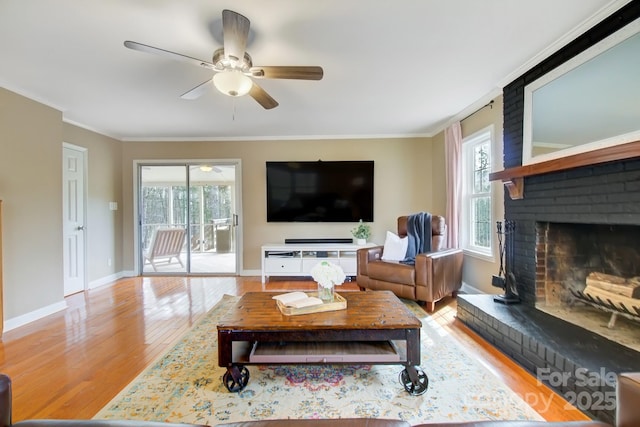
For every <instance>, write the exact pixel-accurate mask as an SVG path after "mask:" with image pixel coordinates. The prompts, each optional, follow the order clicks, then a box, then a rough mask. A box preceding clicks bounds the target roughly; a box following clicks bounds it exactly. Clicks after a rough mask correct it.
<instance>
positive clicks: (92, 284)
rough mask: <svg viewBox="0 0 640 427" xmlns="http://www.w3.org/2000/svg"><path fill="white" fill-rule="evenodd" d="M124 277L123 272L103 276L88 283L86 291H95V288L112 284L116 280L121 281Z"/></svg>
mask: <svg viewBox="0 0 640 427" xmlns="http://www.w3.org/2000/svg"><path fill="white" fill-rule="evenodd" d="M123 277H125V276H124V272H122V271H121V272H119V273H115V274H110V275H109V276H105V277H102V278H100V279H98V280H93V281H91V282H89V285H88V288H87V289H95V288H99V287H100V286H104V285H108V284H111V283H113V282H115V281H116V280H118V279H122V278H123Z"/></svg>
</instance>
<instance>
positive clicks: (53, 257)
mask: <svg viewBox="0 0 640 427" xmlns="http://www.w3.org/2000/svg"><path fill="white" fill-rule="evenodd" d="M63 142H68V143H71V144H74V145H78V146H82V147H85V148H87V149H88V162H87V163H88V168H89V169H88V170H89V176H88V193H89V197H88V205H87V278H88V281H89V283H91V282H93V281H99V280H101V279H103V278H106V277H114V276H115V275H116V274H117V273H118V272H119V271H121V268H122V266H121V264H122V261H121V251H120V246H121V244H122V243H121V241H122V237H121V236H122V225H121V218H120V215H121V211H117V212H115V213H114V212H111V211H108V209H107V208H108V202H109V201H118V202H120V201H121V196H120V195H121V192H122V190H121V189H122V182H121V176H122V174H121V163H122V159H121V148H120V146H121V144H122V143H121V142H118V141H116V140H114V139H111V138H108V137H105V136H102V135H99V134H97V133H94V132H89V131H86V130H84V129H80V128H78V127H76V126H72V125H69V124H66V123H63V121H62V113H61V112H60V111H57V110H55V109H53V108H50V107H47V106H45V105H43V104H41V103H38V102H35V101H32V100H30V99H28V98H25V97H23V96H20V95H18V94H16V93H13V92H10V91H8V90H5V89H3V88H0V199H3V208H4V209H3V210H4V218H3V236H2V237H3V242H2V243H3V266H4V272H3V273H4V290H3V291H4V319H5V321H6V320H10V319H11V320H14V319H16V318H21V320H23V319H22V318H24V317H25V316H26V317H27V318H29V316H31V315H33V316H38V315H39V314H32V313H33V312H36V311H38V313H40V314H43V313H44V314H46V313H47V312H48V310H55V309H57V308H60V307H63V306H64V283H63V280H64V277H63V274H64V271H63V256H62V243H63V242H62V238H63V236H62V146H63ZM109 257H110V258H112V267H110V268H108V267H106V266H107V259H108V258H109Z"/></svg>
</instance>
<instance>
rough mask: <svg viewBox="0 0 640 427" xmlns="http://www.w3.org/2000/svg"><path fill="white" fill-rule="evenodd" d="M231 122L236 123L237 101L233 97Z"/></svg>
mask: <svg viewBox="0 0 640 427" xmlns="http://www.w3.org/2000/svg"><path fill="white" fill-rule="evenodd" d="M231 121H232V122H235V121H236V99H235V98H233V97H232V98H231Z"/></svg>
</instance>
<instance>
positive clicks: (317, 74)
mask: <svg viewBox="0 0 640 427" xmlns="http://www.w3.org/2000/svg"><path fill="white" fill-rule="evenodd" d="M249 72H250V73H251V76H252V77H256V78H264V79H298V80H322V76H323V75H324V71H323V70H322V67H289V66H282V67H280V66H275V67H251V69H250V70H249Z"/></svg>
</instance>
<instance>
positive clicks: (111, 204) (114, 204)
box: [109, 202, 118, 211]
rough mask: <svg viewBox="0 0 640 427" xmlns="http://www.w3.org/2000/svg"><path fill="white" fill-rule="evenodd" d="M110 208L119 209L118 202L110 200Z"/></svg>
mask: <svg viewBox="0 0 640 427" xmlns="http://www.w3.org/2000/svg"><path fill="white" fill-rule="evenodd" d="M109 210H110V211H117V210H118V202H109Z"/></svg>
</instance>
